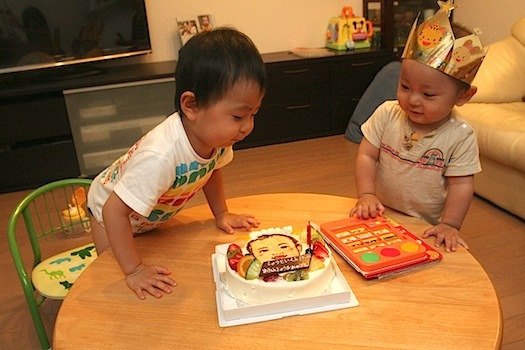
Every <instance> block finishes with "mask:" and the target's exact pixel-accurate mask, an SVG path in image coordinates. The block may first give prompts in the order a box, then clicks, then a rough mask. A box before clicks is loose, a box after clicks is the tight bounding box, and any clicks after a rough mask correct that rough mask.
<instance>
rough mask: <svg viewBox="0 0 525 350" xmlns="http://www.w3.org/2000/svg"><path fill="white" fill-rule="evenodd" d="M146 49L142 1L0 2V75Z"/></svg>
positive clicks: (145, 26) (108, 57)
mask: <svg viewBox="0 0 525 350" xmlns="http://www.w3.org/2000/svg"><path fill="white" fill-rule="evenodd" d="M148 52H151V44H150V40H149V32H148V21H147V17H146V8H145V4H144V0H0V73H9V72H17V71H26V70H31V69H39V68H46V67H55V66H63V65H71V64H75V63H83V62H89V61H99V60H105V59H110V58H115V57H125V56H131V55H137V54H143V53H148Z"/></svg>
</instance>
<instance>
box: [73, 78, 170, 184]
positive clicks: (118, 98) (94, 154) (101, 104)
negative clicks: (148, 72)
mask: <svg viewBox="0 0 525 350" xmlns="http://www.w3.org/2000/svg"><path fill="white" fill-rule="evenodd" d="M64 95H65V99H66V105H67V110H68V114H69V120H70V123H71V129H72V133H73V140H74V142H75V149H76V152H77V157H78V160H79V167H80V172H81V174H82V175H84V176H92V175H96V174H98V173H99V172H100V171H101V170H103V169H104V168H105V167H106V166H107V165H109V164H111V163H112V162H113V161H114V160H115V159H116V158H117V157H118V156H121V155H122V154H123V153H125V152H126V151H127V150H128V149H129V147H131V146H132V145H133V144H134V143H135V142H136V141H137V140H138V139H140V138H141V137H142V136H143V135H144V134H146V133H147V132H148V131H149V130H151V129H152V128H154V127H155V126H156V125H158V124H159V123H161V122H162V121H163V120H164V119H166V117H167V116H169V115H170V114H171V113H173V111H174V103H173V98H174V96H175V83H174V79H173V78H166V79H155V80H148V81H141V82H137V83H125V84H114V85H106V86H103V87H96V88H86V89H77V90H69V91H64Z"/></svg>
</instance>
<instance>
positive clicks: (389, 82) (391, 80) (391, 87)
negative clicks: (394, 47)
mask: <svg viewBox="0 0 525 350" xmlns="http://www.w3.org/2000/svg"><path fill="white" fill-rule="evenodd" d="M400 73H401V62H398V61H394V62H390V63H388V64H387V65H386V66H384V67H383V68H382V69H381V70H380V71H379V72H378V73H377V74H376V76H375V77H374V80H372V82H371V83H370V85H369V86H368V88H367V89H366V91H365V93H364V94H363V96H362V97H361V99H360V100H359V102H358V104H357V106H356V108H355V110H354V113H352V116H351V117H350V120H349V121H348V126H347V127H346V132H345V136H346V138H347V139H348V140H350V141H353V142H357V143H359V142H361V139H362V138H363V134H362V133H361V124H363V123H364V122H365V121H366V120H367V119H368V118H369V117H370V116H371V115H372V113H373V112H374V111H375V109H376V108H377V107H379V105H381V104H382V103H383V102H385V101H387V100H395V99H396V98H397V96H396V95H397V84H398V81H399V74H400Z"/></svg>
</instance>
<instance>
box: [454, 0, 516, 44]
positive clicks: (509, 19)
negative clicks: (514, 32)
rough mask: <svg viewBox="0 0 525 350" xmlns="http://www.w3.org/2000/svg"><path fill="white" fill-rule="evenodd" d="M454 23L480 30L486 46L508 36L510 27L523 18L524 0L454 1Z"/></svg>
mask: <svg viewBox="0 0 525 350" xmlns="http://www.w3.org/2000/svg"><path fill="white" fill-rule="evenodd" d="M456 4H458V5H459V7H458V8H457V9H456V10H454V11H455V12H454V21H456V22H458V23H461V24H463V25H465V26H466V27H467V28H475V27H479V28H481V31H482V33H483V34H482V35H481V41H482V43H483V45H485V46H487V45H489V44H490V43H493V42H494V41H498V40H500V39H503V38H505V37H507V36H509V35H510V29H511V27H512V25H513V24H514V23H515V22H516V21H517V20H518V19H520V18H521V17H523V16H525V1H524V0H456Z"/></svg>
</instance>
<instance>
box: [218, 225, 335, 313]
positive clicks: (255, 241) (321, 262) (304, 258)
mask: <svg viewBox="0 0 525 350" xmlns="http://www.w3.org/2000/svg"><path fill="white" fill-rule="evenodd" d="M224 261H225V264H226V266H225V273H224V280H225V284H226V289H227V291H228V292H229V293H230V295H232V296H233V297H234V298H235V299H237V300H239V301H242V302H244V303H247V304H263V303H272V302H280V301H287V300H291V299H299V298H306V297H315V296H319V295H323V294H325V293H328V292H330V283H331V282H332V279H333V278H334V276H335V270H334V267H333V259H332V253H331V251H330V250H329V249H328V246H327V244H326V243H325V242H324V240H323V238H322V237H321V235H320V234H319V233H318V232H317V230H315V229H313V228H311V227H310V226H307V228H306V229H304V230H302V231H301V232H294V230H293V228H292V227H291V226H286V227H282V228H269V229H264V230H261V231H253V232H251V233H250V236H249V238H248V239H247V240H246V242H245V243H239V244H236V243H232V244H230V245H229V247H228V251H227V255H226V259H224Z"/></svg>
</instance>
